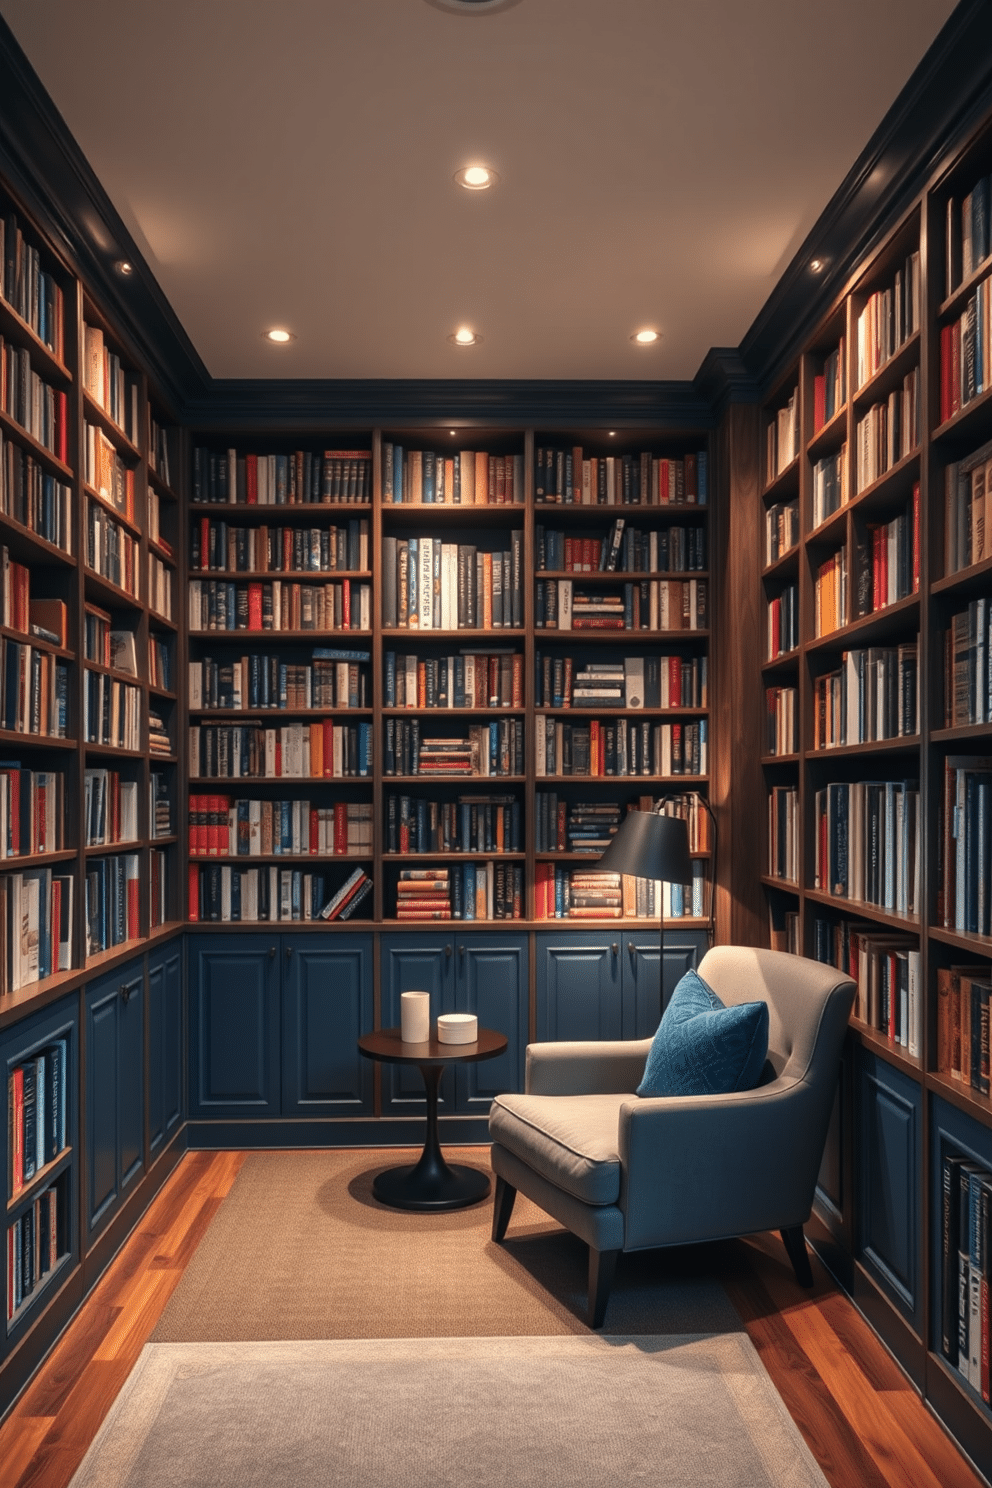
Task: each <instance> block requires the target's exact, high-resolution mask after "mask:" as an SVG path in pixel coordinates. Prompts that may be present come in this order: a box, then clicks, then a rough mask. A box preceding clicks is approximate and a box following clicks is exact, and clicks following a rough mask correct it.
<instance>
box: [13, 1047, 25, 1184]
mask: <svg viewBox="0 0 992 1488" xmlns="http://www.w3.org/2000/svg"><path fill="white" fill-rule="evenodd" d="M10 1084H11V1106H12V1109H11V1113H10V1124H11V1125H10V1135H11V1145H12V1147H13V1152H12V1154H11V1157H12V1162H11V1171H10V1177H11V1185H12V1187H11V1198H16V1197H17V1195H18V1194H19V1193H20V1191H21V1189H22V1188H23V1187H24V1071H23V1069H21V1067H20V1066H18V1067H17V1069H15V1070H14V1072H13V1074H12V1075H11V1077H10Z"/></svg>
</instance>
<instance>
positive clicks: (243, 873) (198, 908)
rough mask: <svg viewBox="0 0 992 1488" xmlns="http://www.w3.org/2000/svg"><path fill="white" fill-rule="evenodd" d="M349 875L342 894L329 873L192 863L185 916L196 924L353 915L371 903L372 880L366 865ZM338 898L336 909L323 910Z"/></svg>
mask: <svg viewBox="0 0 992 1488" xmlns="http://www.w3.org/2000/svg"><path fill="white" fill-rule="evenodd" d="M356 872H357V873H358V875H359V877H358V878H354V877H353V878H351V879H349V880H347V882H348V884H349V885H350V892H349V893H348V894H347V895H345V896H342V898H341V899H338V894H339V893H340V892H341V891H340V890H334V891H333V892H332V890H331V888H330V883H329V880H328V877H327V875H326V874H323V873H314V872H311V871H310V870H308V869H305V868H280V867H278V866H277V865H276V864H269V865H268V866H266V867H257V868H239V867H235V866H234V865H233V864H228V863H209V864H200V863H190V865H189V871H188V875H187V902H186V910H187V915H188V917H189V919H190V920H191V921H193V922H194V923H197V922H200V921H203V922H210V921H217V922H222V923H225V924H227V923H243V924H256V923H262V924H276V923H284V924H292V923H296V922H305V921H308V920H319V919H321V918H324V919H337V920H349V919H351V918H352V916H357V915H358V912H359V910H361V911H362V912H363V914H364V913H366V912H367V911H368V909H369V908H370V905H369V897H370V895H371V893H372V880H371V879H370V878H369V877H368V876H367V875H366V874H365V873H364V871H363V870H361V869H359V870H356ZM335 900H337V903H336V905H335V908H334V910H333V912H331V913H325V910H327V909H328V908H329V906H331V905H332V904H335Z"/></svg>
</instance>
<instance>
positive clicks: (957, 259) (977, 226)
mask: <svg viewBox="0 0 992 1488" xmlns="http://www.w3.org/2000/svg"><path fill="white" fill-rule="evenodd" d="M989 189H990V188H989V178H988V176H982V177H981V179H980V180H978V181H976V182H975V184H974V186H973V187H972V189H971V190H970V191H969V192H968V193H967V195H966V196H963V197H954V196H949V197H948V198H947V207H946V216H945V240H944V250H945V259H944V272H945V278H944V297H945V299H946V298H948V297H949V296H950V295H952V294H953V293H954V291H955V290H956V289H957V287H958V285H959V284H961V283H963V282H964V280H965V279H968V278H970V277H971V275H972V274H973V273H974V272H975V270H976V269H978V268H980V267H981V265H982V264H983V263H984V262H985V260H986V259H987V258H988V256H989V252H990V245H989Z"/></svg>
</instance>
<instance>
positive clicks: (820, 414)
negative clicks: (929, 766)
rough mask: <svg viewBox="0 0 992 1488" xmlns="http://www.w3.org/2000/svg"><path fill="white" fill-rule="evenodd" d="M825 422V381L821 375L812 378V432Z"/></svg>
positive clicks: (821, 426)
mask: <svg viewBox="0 0 992 1488" xmlns="http://www.w3.org/2000/svg"><path fill="white" fill-rule="evenodd" d="M826 421H827V379H826V377H824V376H823V374H822V373H821V374H820V376H819V377H814V378H813V432H814V433H815V432H816V430H817V429H822V428H823V426H824V424H825V423H826Z"/></svg>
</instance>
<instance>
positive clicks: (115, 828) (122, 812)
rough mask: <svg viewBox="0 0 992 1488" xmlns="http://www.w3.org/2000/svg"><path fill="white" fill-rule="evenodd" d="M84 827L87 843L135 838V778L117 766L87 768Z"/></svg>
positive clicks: (98, 844) (101, 844)
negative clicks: (113, 768)
mask: <svg viewBox="0 0 992 1488" xmlns="http://www.w3.org/2000/svg"><path fill="white" fill-rule="evenodd" d="M83 831H84V835H85V840H86V846H87V847H109V846H110V845H111V844H116V843H119V842H136V841H137V840H138V782H137V781H136V780H122V779H121V774H120V771H119V770H87V771H86V773H85V776H84V779H83Z"/></svg>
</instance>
